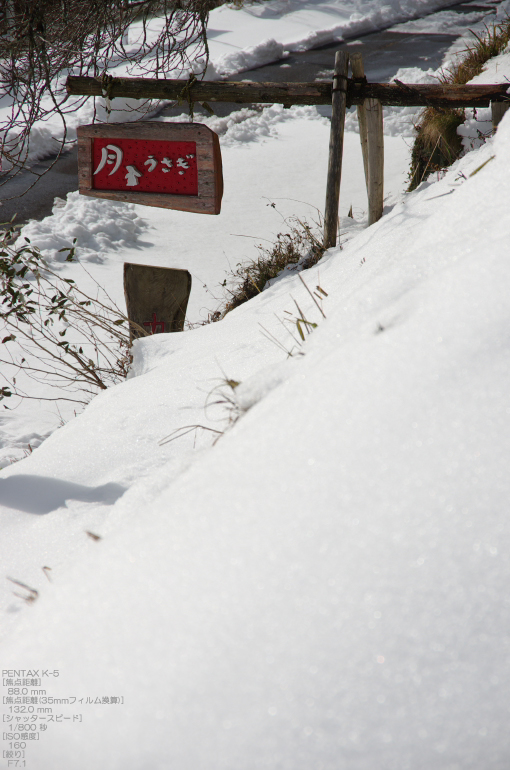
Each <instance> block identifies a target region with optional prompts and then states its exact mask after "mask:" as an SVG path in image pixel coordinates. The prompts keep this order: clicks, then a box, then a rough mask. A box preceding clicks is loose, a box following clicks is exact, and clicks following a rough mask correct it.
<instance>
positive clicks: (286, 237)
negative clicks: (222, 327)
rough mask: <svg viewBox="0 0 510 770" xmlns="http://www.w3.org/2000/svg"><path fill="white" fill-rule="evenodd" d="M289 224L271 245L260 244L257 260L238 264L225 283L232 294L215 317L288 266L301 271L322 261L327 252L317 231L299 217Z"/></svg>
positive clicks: (247, 297)
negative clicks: (286, 229) (286, 230)
mask: <svg viewBox="0 0 510 770" xmlns="http://www.w3.org/2000/svg"><path fill="white" fill-rule="evenodd" d="M289 224H290V228H289V232H286V233H279V234H278V236H277V238H276V242H275V243H274V244H273V245H272V246H271V247H270V248H267V247H264V246H259V247H258V249H259V257H258V258H257V259H255V260H253V261H252V262H249V263H247V264H239V265H237V269H236V270H234V271H233V272H232V273H231V275H230V276H229V279H227V280H226V281H225V283H224V288H225V290H226V292H227V294H228V295H229V296H228V299H227V302H226V304H225V305H224V307H223V308H221V310H219V311H217V314H216V315H217V317H216V318H215V319H214V320H220V318H224V317H225V316H226V314H227V313H229V312H230V311H231V310H234V308H236V307H239V305H242V304H243V303H244V302H247V301H248V300H249V299H252V298H253V297H256V296H257V294H260V293H261V292H262V291H263V289H264V286H265V285H266V284H267V282H268V281H270V280H271V279H273V278H276V276H277V275H279V273H281V272H282V270H284V269H285V268H286V267H289V266H291V267H292V266H294V269H295V270H302V269H307V268H309V267H312V266H313V265H315V264H316V263H317V262H318V261H319V259H320V258H321V257H322V255H323V254H324V251H325V249H324V246H323V245H322V242H321V240H320V236H319V235H318V234H316V233H314V231H313V230H312V228H311V227H310V225H309V224H308V223H307V222H306V221H303V220H301V219H298V218H297V217H296V218H293V219H292V220H290V223H289Z"/></svg>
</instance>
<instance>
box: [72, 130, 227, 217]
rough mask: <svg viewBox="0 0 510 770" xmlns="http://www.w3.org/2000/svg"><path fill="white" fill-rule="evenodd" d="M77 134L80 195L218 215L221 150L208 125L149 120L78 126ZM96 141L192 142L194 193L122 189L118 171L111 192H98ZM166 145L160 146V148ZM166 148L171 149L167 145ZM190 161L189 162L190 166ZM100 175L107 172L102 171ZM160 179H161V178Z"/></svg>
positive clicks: (220, 194)
mask: <svg viewBox="0 0 510 770" xmlns="http://www.w3.org/2000/svg"><path fill="white" fill-rule="evenodd" d="M77 132H78V179H79V191H80V193H81V194H82V195H87V196H90V197H94V198H105V199H108V200H119V201H126V202H131V203H139V204H142V205H144V206H159V207H163V208H169V209H176V210H178V211H190V212H193V213H197V214H219V213H220V210H221V199H222V195H223V174H222V164H221V151H220V145H219V140H218V136H217V135H216V134H215V133H214V132H213V131H211V130H210V129H209V128H208V127H207V126H204V125H201V124H200V123H157V122H150V121H146V122H133V123H94V124H90V125H87V126H79V127H78V129H77ZM95 139H102V140H103V142H104V140H105V139H108V140H111V141H112V142H115V141H119V140H129V141H130V142H136V141H151V140H152V141H156V142H168V143H171V142H192V143H193V144H194V145H195V147H196V172H195V173H196V174H197V176H198V181H197V185H198V187H197V194H195V191H193V194H187V195H186V194H172V193H173V191H172V188H170V191H169V192H156V191H152V190H151V191H143V190H132V189H124V188H125V186H126V183H125V181H124V178H123V177H122V175H121V172H120V170H119V172H118V175H119V183H118V186H116V187H114V188H113V189H101V188H100V186H99V187H98V183H97V182H95V180H94V176H95V175H94V172H93V168H92V166H93V141H94V140H95ZM108 146H109V145H108ZM165 146H166V145H163V147H165ZM168 146H169V147H171V145H170V144H169V145H168ZM189 157H193V156H189ZM165 160H166V159H165ZM193 162H194V161H189V163H190V164H191V163H193ZM129 168H131V167H129ZM140 168H143V167H140ZM123 171H125V169H123ZM96 173H97V169H96ZM103 173H106V172H105V171H104V172H103ZM156 173H159V172H156ZM188 173H191V172H188ZM161 177H162V179H163V180H164V177H163V175H161ZM114 178H115V177H114ZM168 178H170V177H168ZM96 179H97V177H96ZM148 184H149V183H148ZM149 187H150V184H149ZM156 189H157V186H156ZM163 190H164V187H163Z"/></svg>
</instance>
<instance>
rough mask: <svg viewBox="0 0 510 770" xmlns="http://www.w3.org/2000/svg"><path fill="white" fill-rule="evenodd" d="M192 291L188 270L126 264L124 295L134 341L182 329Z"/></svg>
mask: <svg viewBox="0 0 510 770" xmlns="http://www.w3.org/2000/svg"><path fill="white" fill-rule="evenodd" d="M190 292H191V275H190V274H189V273H188V271H187V270H178V269H175V268H171V267H154V266H153V265H137V264H135V263H133V262H125V263H124V294H125V297H126V307H127V315H128V318H129V320H130V321H131V322H132V323H133V324H136V326H131V327H130V336H131V341H133V339H136V338H137V337H143V336H144V334H143V333H142V331H141V329H144V330H145V332H146V334H148V335H150V334H160V333H169V332H179V331H182V330H183V327H184V321H185V318H186V308H187V306H188V299H189V295H190Z"/></svg>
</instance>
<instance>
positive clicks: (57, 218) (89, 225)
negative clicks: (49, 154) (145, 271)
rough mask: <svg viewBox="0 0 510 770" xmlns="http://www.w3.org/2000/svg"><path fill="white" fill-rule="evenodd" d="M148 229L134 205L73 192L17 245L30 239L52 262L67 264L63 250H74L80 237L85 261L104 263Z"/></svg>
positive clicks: (27, 230)
mask: <svg viewBox="0 0 510 770" xmlns="http://www.w3.org/2000/svg"><path fill="white" fill-rule="evenodd" d="M146 229H147V225H146V224H145V222H144V220H143V219H142V218H141V217H139V216H138V215H137V214H136V212H135V208H134V206H133V205H132V204H127V203H121V202H117V201H109V200H102V199H96V198H87V197H85V196H82V195H80V193H78V192H72V193H69V194H68V196H67V200H66V201H63V200H61V199H56V204H55V206H54V208H53V214H52V216H50V217H46V218H45V219H43V220H42V221H40V222H38V221H36V220H31V221H30V222H29V223H28V224H27V225H25V227H24V228H23V229H22V230H21V233H20V236H19V238H18V240H17V241H16V246H17V247H19V246H22V245H23V244H24V243H25V239H26V238H28V239H29V241H30V242H31V243H34V244H36V245H37V247H38V248H39V249H40V250H41V252H42V253H43V254H44V256H45V258H46V259H48V260H49V261H50V262H63V261H65V259H66V257H67V253H66V252H60V249H67V248H71V246H72V245H73V241H74V239H75V238H76V241H77V243H76V245H77V248H78V255H79V256H80V258H81V259H85V260H86V261H88V262H103V260H104V257H105V255H106V254H107V253H108V252H109V251H112V250H118V249H121V248H126V247H128V246H131V245H133V244H135V243H136V241H137V239H138V236H139V235H140V234H141V233H142V232H144V230H146ZM59 252H60V253H59Z"/></svg>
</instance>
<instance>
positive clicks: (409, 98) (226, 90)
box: [67, 75, 510, 108]
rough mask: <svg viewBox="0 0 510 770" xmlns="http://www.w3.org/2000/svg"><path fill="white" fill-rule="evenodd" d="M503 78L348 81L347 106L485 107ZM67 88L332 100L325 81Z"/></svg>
mask: <svg viewBox="0 0 510 770" xmlns="http://www.w3.org/2000/svg"><path fill="white" fill-rule="evenodd" d="M508 88H509V84H508V83H503V84H501V83H499V84H496V85H494V84H493V85H486V84H483V85H473V86H470V85H467V86H458V85H443V84H442V83H432V84H430V83H426V84H414V83H413V84H411V85H409V84H406V83H400V82H398V83H367V82H366V81H365V80H364V79H360V80H357V79H353V78H349V79H348V80H347V102H346V106H347V107H351V106H352V105H354V104H363V102H364V101H365V99H378V100H379V101H380V102H381V104H382V105H383V106H390V105H391V106H395V107H399V106H400V107H444V108H447V107H488V106H489V105H490V103H491V102H508V101H509V100H510V96H509V95H508V94H507V90H508ZM67 92H68V93H69V94H71V95H74V96H106V95H108V96H109V97H110V99H113V98H114V97H116V96H123V97H129V98H132V99H168V100H176V99H182V100H183V101H184V102H187V101H192V102H204V101H205V102H234V103H237V104H269V103H270V104H273V103H278V104H285V105H292V104H311V105H319V104H331V102H332V96H333V92H332V84H331V82H329V83H320V82H316V83H234V82H223V81H214V82H210V81H203V80H195V81H193V82H192V83H191V84H190V83H188V81H183V80H165V79H163V78H108V79H107V80H103V79H102V78H92V77H74V76H72V75H71V76H69V77H68V78H67Z"/></svg>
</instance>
